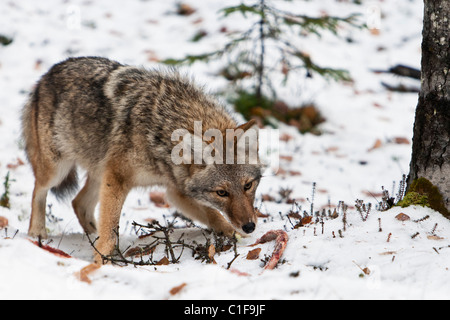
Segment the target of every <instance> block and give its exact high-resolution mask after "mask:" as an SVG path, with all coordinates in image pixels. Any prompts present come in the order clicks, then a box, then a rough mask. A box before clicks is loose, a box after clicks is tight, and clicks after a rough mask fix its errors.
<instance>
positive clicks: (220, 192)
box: [216, 190, 229, 197]
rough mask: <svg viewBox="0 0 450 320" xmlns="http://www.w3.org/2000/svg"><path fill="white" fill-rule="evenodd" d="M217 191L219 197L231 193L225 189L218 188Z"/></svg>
mask: <svg viewBox="0 0 450 320" xmlns="http://www.w3.org/2000/svg"><path fill="white" fill-rule="evenodd" d="M216 193H217V194H218V195H219V197H228V195H229V193H228V192H227V191H225V190H218V191H216Z"/></svg>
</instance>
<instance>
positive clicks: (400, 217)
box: [395, 212, 411, 221]
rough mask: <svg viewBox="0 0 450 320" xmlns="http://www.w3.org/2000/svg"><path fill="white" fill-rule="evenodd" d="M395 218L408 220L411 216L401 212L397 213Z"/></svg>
mask: <svg viewBox="0 0 450 320" xmlns="http://www.w3.org/2000/svg"><path fill="white" fill-rule="evenodd" d="M395 219H397V220H398V221H408V220H411V218H410V217H409V216H408V215H407V214H404V213H403V212H401V213H399V214H398V215H396V216H395Z"/></svg>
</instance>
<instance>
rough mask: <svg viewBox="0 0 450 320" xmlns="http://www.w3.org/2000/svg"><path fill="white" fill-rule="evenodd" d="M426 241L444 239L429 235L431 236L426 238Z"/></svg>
mask: <svg viewBox="0 0 450 320" xmlns="http://www.w3.org/2000/svg"><path fill="white" fill-rule="evenodd" d="M427 239H428V240H444V238H442V237H439V236H437V235H431V236H427Z"/></svg>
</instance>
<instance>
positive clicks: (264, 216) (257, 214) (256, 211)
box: [255, 208, 269, 218]
mask: <svg viewBox="0 0 450 320" xmlns="http://www.w3.org/2000/svg"><path fill="white" fill-rule="evenodd" d="M255 213H256V216H257V217H258V218H267V217H268V216H269V215H268V214H264V213H262V212H261V211H259V209H258V208H255Z"/></svg>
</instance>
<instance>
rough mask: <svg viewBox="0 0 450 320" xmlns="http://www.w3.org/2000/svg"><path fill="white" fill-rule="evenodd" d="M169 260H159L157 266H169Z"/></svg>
mask: <svg viewBox="0 0 450 320" xmlns="http://www.w3.org/2000/svg"><path fill="white" fill-rule="evenodd" d="M169 263H170V262H169V259H167V257H164V258H162V259H161V260H159V261H158V262H157V263H156V265H157V266H167V265H168V264H169Z"/></svg>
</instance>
